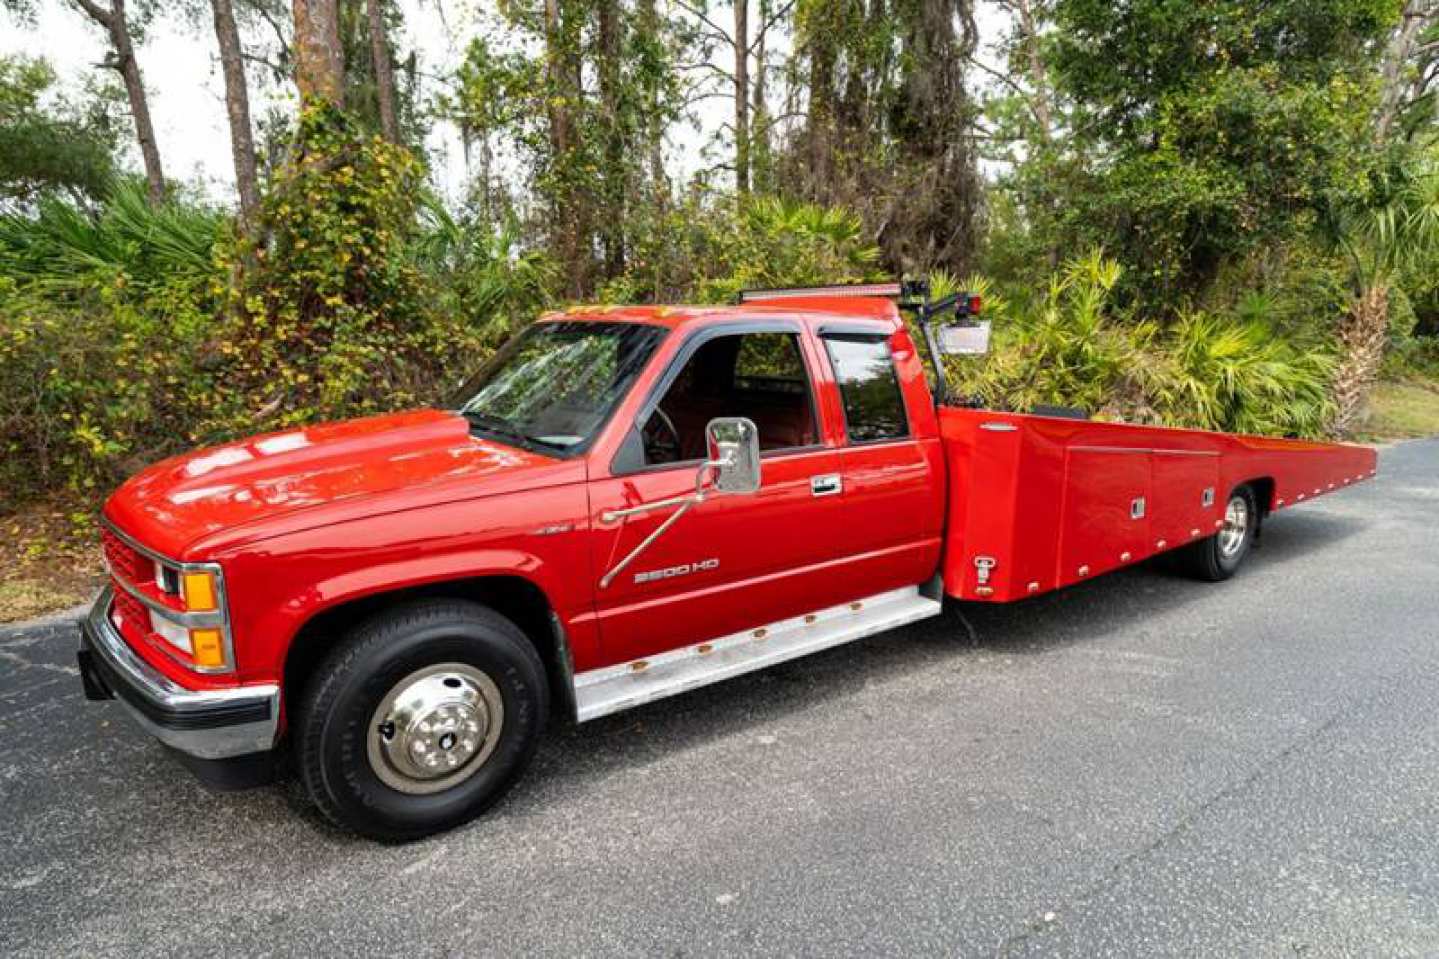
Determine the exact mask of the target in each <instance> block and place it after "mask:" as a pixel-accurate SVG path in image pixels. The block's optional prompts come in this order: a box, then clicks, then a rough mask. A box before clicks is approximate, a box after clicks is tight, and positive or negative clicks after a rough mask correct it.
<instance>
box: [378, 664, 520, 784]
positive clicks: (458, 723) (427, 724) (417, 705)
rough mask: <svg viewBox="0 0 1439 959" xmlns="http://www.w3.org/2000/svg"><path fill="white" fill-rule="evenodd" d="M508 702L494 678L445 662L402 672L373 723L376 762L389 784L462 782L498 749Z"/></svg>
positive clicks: (381, 775)
mask: <svg viewBox="0 0 1439 959" xmlns="http://www.w3.org/2000/svg"><path fill="white" fill-rule="evenodd" d="M504 721H505V704H504V700H503V699H502V698H501V696H500V690H499V687H498V686H496V685H495V683H494V680H492V679H490V677H489V676H486V675H485V674H484V673H482V672H480V671H479V670H478V669H476V668H475V667H473V666H470V665H468V664H466V663H441V664H440V665H437V666H427V667H425V668H424V669H420V670H416V671H415V672H413V673H411V674H410V675H409V676H406V677H405V678H404V679H402V680H400V682H399V683H397V684H396V685H395V688H394V689H392V690H391V691H390V694H389V695H388V696H386V697H385V699H384V701H383V702H381V703H380V705H379V708H377V709H376V710H375V714H374V717H373V719H372V721H371V723H370V728H371V729H372V731H373V732H372V734H371V736H370V741H369V749H368V753H369V760H370V768H371V769H373V770H374V771H375V775H377V776H379V777H380V780H381V781H382V782H383V783H385V785H387V786H389V787H391V788H392V789H398V790H399V791H400V792H403V793H412V794H416V795H422V794H425V793H435V792H440V791H442V790H445V789H449V788H450V787H452V786H457V785H459V784H460V783H462V782H464V781H465V780H466V779H468V778H469V777H470V776H473V775H474V774H475V771H476V770H478V769H479V768H480V767H481V766H483V765H484V763H485V760H487V759H489V757H490V754H491V753H492V752H494V749H495V744H496V743H498V742H499V737H500V732H501V730H502V729H503V727H504Z"/></svg>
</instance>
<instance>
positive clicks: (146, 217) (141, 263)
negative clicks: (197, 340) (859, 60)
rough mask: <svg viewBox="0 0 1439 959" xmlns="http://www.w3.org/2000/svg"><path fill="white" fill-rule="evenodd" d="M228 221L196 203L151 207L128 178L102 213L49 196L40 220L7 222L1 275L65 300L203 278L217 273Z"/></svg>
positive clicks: (0, 246) (0, 244)
mask: <svg viewBox="0 0 1439 959" xmlns="http://www.w3.org/2000/svg"><path fill="white" fill-rule="evenodd" d="M222 222H223V219H222V216H221V214H220V213H219V212H217V211H215V210H212V209H209V208H207V207H203V206H198V205H195V204H191V203H183V202H176V201H167V202H164V203H160V204H158V205H151V204H150V202H149V201H148V199H147V196H146V192H145V185H144V183H143V182H141V181H139V180H133V179H132V180H121V181H117V182H116V183H115V184H114V186H113V188H112V190H111V192H110V194H109V196H108V197H106V199H105V202H104V204H103V205H102V206H101V208H100V210H99V212H98V213H94V214H92V213H90V212H89V211H87V210H84V209H82V208H80V207H78V206H76V205H75V204H73V203H70V202H68V201H66V200H64V199H61V198H59V197H48V198H45V199H43V200H41V201H40V202H39V204H38V206H37V209H36V210H35V213H34V215H33V216H32V215H23V214H18V213H17V214H11V215H7V216H3V217H0V273H3V274H4V275H6V276H9V277H11V278H13V279H14V280H15V282H16V283H17V285H19V286H22V287H27V288H30V289H32V290H35V291H37V292H40V291H43V292H45V293H48V294H50V295H54V296H62V297H65V296H71V297H73V296H79V295H83V294H85V293H87V292H90V291H93V290H95V289H97V288H101V287H111V286H117V285H119V286H127V287H131V288H139V289H158V288H159V287H161V286H165V285H168V284H170V283H173V282H175V281H176V280H181V281H184V280H193V279H203V278H207V277H208V276H210V275H211V274H212V273H213V272H214V271H215V266H214V263H213V258H212V253H213V249H214V246H215V242H216V239H217V237H218V236H219V230H220V226H221V223H222Z"/></svg>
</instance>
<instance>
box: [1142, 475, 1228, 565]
mask: <svg viewBox="0 0 1439 959" xmlns="http://www.w3.org/2000/svg"><path fill="white" fill-rule="evenodd" d="M1150 475H1151V481H1150V486H1151V488H1152V490H1153V496H1152V500H1153V501H1152V503H1151V504H1150V516H1149V536H1150V539H1151V540H1152V542H1151V543H1150V546H1151V547H1152V548H1153V550H1154V551H1156V552H1158V551H1162V550H1166V549H1171V548H1173V547H1175V546H1180V545H1183V544H1184V543H1188V542H1191V541H1192V540H1194V539H1197V538H1199V537H1201V536H1208V535H1209V534H1211V533H1213V532H1214V520H1215V519H1216V518H1217V517H1218V516H1219V515H1221V512H1222V506H1221V505H1220V504H1219V502H1218V501H1219V498H1220V497H1221V496H1222V495H1223V493H1222V492H1221V491H1220V490H1219V454H1218V453H1205V452H1192V453H1191V452H1184V451H1179V450H1155V451H1154V452H1152V453H1150ZM1206 490H1207V491H1208V497H1207V498H1208V499H1209V500H1210V502H1209V503H1208V504H1207V505H1206V502H1205V501H1206V494H1205V491H1206Z"/></svg>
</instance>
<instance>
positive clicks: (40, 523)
mask: <svg viewBox="0 0 1439 959" xmlns="http://www.w3.org/2000/svg"><path fill="white" fill-rule="evenodd" d="M98 542H99V532H98V529H97V527H96V523H95V517H94V513H93V512H91V507H89V506H88V505H86V504H82V503H78V502H69V501H63V500H52V501H49V502H41V503H31V504H28V505H27V506H25V507H23V508H21V509H20V510H18V511H15V512H11V513H7V514H5V515H4V516H0V623H13V622H17V621H19V620H22V619H30V618H31V617H34V616H44V615H45V614H47V613H55V612H59V611H60V610H64V609H69V608H70V607H72V606H76V605H78V604H80V603H83V602H85V601H86V600H88V599H89V598H90V597H91V596H93V595H94V593H95V590H96V589H98V588H99V586H100V582H101V580H102V578H103V577H102V567H101V560H100V550H99V548H98V546H97V543H98Z"/></svg>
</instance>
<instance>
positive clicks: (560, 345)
mask: <svg viewBox="0 0 1439 959" xmlns="http://www.w3.org/2000/svg"><path fill="white" fill-rule="evenodd" d="M663 336H664V330H662V329H660V328H658V327H653V326H640V325H637V324H634V323H574V322H562V323H537V324H535V325H534V326H531V327H530V328H529V329H527V330H525V332H523V333H521V334H520V335H519V336H518V337H516V338H515V339H514V340H513V341H511V342H510V343H509V344H508V345H507V346H506V347H505V348H504V349H502V350H501V351H500V352H499V353H498V354H497V355H496V356H495V358H494V360H493V361H492V362H491V363H490V364H489V365H488V366H486V367H485V369H483V370H482V371H480V373H479V375H477V376H476V377H475V378H474V379H472V380H471V381H470V382H469V383H466V384H465V386H464V387H463V388H462V389H461V391H460V395H459V396H457V397H456V398H455V400H454V403H453V408H455V409H458V410H459V412H460V413H461V414H463V415H464V416H465V417H466V418H467V419H469V421H470V424H471V427H472V428H473V429H475V430H477V431H479V432H481V433H490V434H493V435H494V436H496V437H497V438H499V439H501V440H504V441H507V442H511V443H516V444H518V445H521V446H527V447H532V448H538V449H539V450H540V451H541V452H559V453H572V452H578V451H579V450H581V449H583V448H584V447H585V446H587V445H588V444H589V442H590V440H592V439H593V438H594V435H595V433H597V432H598V431H599V428H600V427H601V426H603V425H604V423H605V421H606V420H607V419H609V416H610V413H612V412H613V411H614V408H615V407H616V406H617V405H618V404H619V402H620V400H621V399H623V398H624V395H625V394H626V393H627V392H629V389H630V386H631V385H632V384H633V383H634V381H635V377H637V376H639V374H640V370H642V369H644V366H645V363H647V362H648V361H649V358H650V356H651V354H653V353H654V350H655V346H656V345H658V343H659V341H660V339H661V338H662V337H663Z"/></svg>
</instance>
